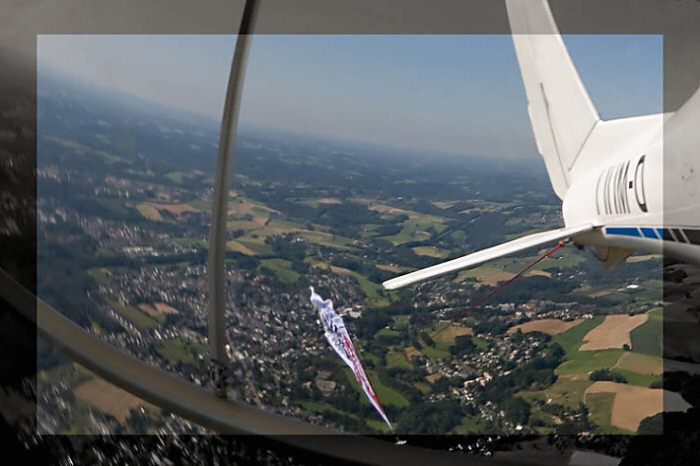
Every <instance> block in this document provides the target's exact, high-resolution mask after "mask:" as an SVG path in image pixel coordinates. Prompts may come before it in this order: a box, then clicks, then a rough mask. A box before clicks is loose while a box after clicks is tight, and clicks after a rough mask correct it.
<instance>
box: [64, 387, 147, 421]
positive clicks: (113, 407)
mask: <svg viewBox="0 0 700 466" xmlns="http://www.w3.org/2000/svg"><path fill="white" fill-rule="evenodd" d="M74 393H75V397H76V398H78V399H79V400H81V401H83V402H85V403H87V404H89V405H90V406H94V407H95V408H97V409H99V410H100V411H102V412H104V413H107V414H111V415H112V416H114V417H115V418H116V419H117V420H118V421H119V422H121V423H123V422H124V421H125V420H126V418H127V417H129V411H130V410H132V409H135V408H139V407H143V408H147V409H154V410H155V409H157V408H156V407H154V406H153V405H151V404H148V403H146V402H145V401H143V400H142V399H140V398H137V397H135V396H134V395H132V394H131V393H129V392H127V391H125V390H122V389H121V388H119V387H116V386H114V385H112V384H111V383H109V382H106V381H105V380H103V379H100V378H93V379H90V380H88V381H87V382H84V383H82V384H80V385H79V386H78V387H76V388H75V390H74Z"/></svg>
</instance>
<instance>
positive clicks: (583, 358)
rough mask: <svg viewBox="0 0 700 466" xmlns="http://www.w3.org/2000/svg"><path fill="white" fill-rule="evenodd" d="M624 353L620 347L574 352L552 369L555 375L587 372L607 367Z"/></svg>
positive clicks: (613, 363) (615, 362) (611, 365)
mask: <svg viewBox="0 0 700 466" xmlns="http://www.w3.org/2000/svg"><path fill="white" fill-rule="evenodd" d="M623 353H624V350H622V349H607V350H599V351H581V350H579V351H578V352H576V353H575V354H574V355H573V356H572V357H568V356H567V360H566V361H565V362H564V363H563V364H562V365H560V366H559V367H557V368H556V369H555V370H554V373H555V374H557V375H569V374H588V373H589V372H593V371H595V370H599V369H609V368H611V367H613V366H614V365H615V364H617V361H619V360H620V357H621V356H622V354H623Z"/></svg>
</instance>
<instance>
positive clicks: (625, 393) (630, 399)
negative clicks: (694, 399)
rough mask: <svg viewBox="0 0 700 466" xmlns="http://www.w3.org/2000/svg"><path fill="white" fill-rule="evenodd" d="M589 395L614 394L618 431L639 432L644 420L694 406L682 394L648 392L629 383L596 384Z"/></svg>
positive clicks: (651, 389) (614, 411)
mask: <svg viewBox="0 0 700 466" xmlns="http://www.w3.org/2000/svg"><path fill="white" fill-rule="evenodd" d="M589 393H614V394H615V403H614V404H613V409H612V413H611V416H610V423H611V424H612V425H613V426H615V427H620V428H622V429H627V430H631V431H632V432H636V431H637V428H638V427H639V423H640V422H642V419H644V418H645V417H648V416H653V415H655V414H658V413H660V412H662V411H666V412H670V411H686V410H687V409H688V408H690V407H691V406H690V404H689V403H688V402H687V401H685V400H684V399H683V397H681V396H680V395H679V394H678V393H674V392H670V391H668V390H663V389H660V388H645V387H637V386H635V385H628V384H625V383H615V382H594V383H593V384H592V385H591V386H590V387H588V389H587V390H586V395H588V394H589Z"/></svg>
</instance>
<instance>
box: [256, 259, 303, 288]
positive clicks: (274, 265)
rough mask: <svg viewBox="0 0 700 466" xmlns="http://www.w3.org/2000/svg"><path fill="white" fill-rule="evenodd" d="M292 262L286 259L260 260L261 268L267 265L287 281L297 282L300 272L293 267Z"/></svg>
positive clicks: (281, 278) (278, 276)
mask: <svg viewBox="0 0 700 466" xmlns="http://www.w3.org/2000/svg"><path fill="white" fill-rule="evenodd" d="M291 266H292V263H291V262H290V261H288V260H286V259H263V260H261V261H260V269H262V268H263V267H266V268H268V269H270V270H272V271H273V272H274V273H275V275H277V278H279V279H280V280H282V281H283V282H285V283H296V282H297V281H298V280H299V273H298V272H297V271H295V270H292V269H291Z"/></svg>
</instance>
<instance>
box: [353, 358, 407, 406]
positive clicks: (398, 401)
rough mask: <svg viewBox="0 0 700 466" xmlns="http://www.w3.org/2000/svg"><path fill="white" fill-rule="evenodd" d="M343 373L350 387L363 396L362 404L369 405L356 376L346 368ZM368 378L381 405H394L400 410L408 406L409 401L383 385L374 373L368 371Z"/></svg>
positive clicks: (361, 398)
mask: <svg viewBox="0 0 700 466" xmlns="http://www.w3.org/2000/svg"><path fill="white" fill-rule="evenodd" d="M343 373H344V374H345V377H346V378H347V379H348V382H350V385H352V387H353V388H354V389H355V390H357V392H358V393H359V394H360V395H361V397H360V400H361V403H367V404H369V401H367V398H366V396H365V392H363V391H362V388H361V387H360V384H359V383H358V382H357V380H355V375H354V374H353V373H352V371H351V370H350V369H349V368H347V367H344V368H343ZM367 377H369V380H370V382H371V383H372V387H374V392H375V393H376V394H377V397H378V398H379V401H380V402H381V404H387V405H393V406H397V407H399V408H403V407H404V406H408V400H407V399H406V398H404V397H403V395H401V393H399V392H397V391H396V390H394V389H393V388H390V387H387V386H386V385H384V384H383V383H381V381H380V380H379V377H377V375H376V374H375V373H374V371H367Z"/></svg>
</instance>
